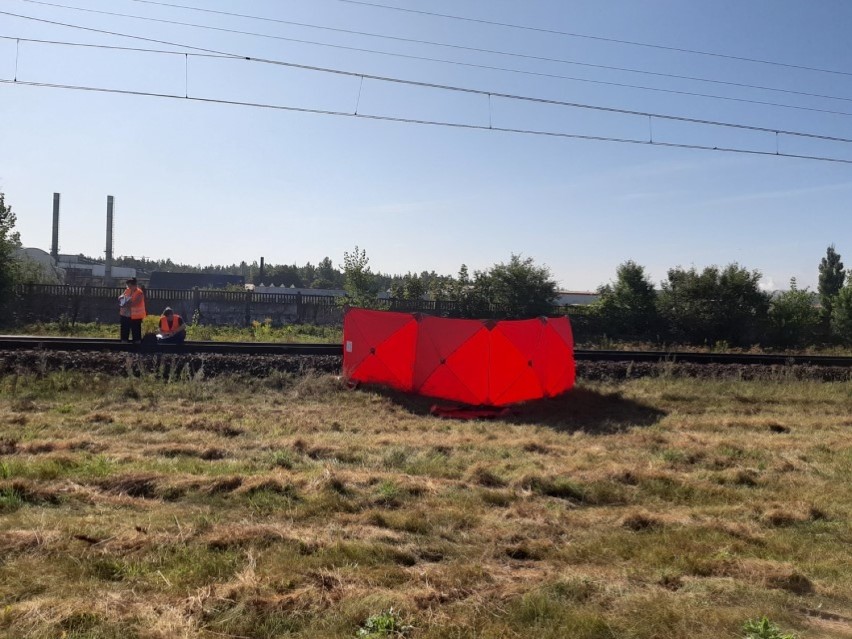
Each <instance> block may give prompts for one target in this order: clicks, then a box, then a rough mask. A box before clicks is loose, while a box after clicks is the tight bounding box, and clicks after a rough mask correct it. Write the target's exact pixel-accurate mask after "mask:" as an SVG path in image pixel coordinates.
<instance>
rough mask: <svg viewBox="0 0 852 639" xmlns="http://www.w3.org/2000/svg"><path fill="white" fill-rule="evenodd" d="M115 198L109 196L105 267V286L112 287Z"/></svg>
mask: <svg viewBox="0 0 852 639" xmlns="http://www.w3.org/2000/svg"><path fill="white" fill-rule="evenodd" d="M114 206H115V198H113V196H111V195H107V228H106V266H104V286H112V215H113V207H114Z"/></svg>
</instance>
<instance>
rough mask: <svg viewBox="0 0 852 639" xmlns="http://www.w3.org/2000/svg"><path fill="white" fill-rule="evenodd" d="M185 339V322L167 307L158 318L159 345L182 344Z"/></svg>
mask: <svg viewBox="0 0 852 639" xmlns="http://www.w3.org/2000/svg"><path fill="white" fill-rule="evenodd" d="M185 339H186V322H184V321H183V318H182V317H181V316H180V315H178V314H177V313H175V312H174V311H173V310H172V309H170V308H169V307H168V306H167V307H166V308H165V310H164V311H163V314H162V315H161V316H160V332H159V333H157V342H158V343H159V344H183V342H184V340H185Z"/></svg>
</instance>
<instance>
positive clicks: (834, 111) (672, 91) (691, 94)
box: [0, 11, 852, 117]
mask: <svg viewBox="0 0 852 639" xmlns="http://www.w3.org/2000/svg"><path fill="white" fill-rule="evenodd" d="M0 15H8V16H12V17H15V18H21V19H24V20H33V21H36V22H44V23H46V24H52V25H56V26H63V27H69V28H73V29H81V30H84V31H90V32H94V33H101V34H105V35H113V36H119V37H125V38H133V39H137V40H142V41H145V42H153V43H156V44H168V45H171V46H178V47H183V48H187V49H191V50H194V51H201V52H205V53H211V54H219V55H221V56H223V57H232V58H238V59H246V60H248V59H251V60H253V61H256V62H269V63H272V64H278V62H275V61H270V60H265V59H263V58H253V57H251V56H245V55H241V54H232V53H224V52H220V51H218V50H216V49H208V48H204V47H196V46H192V45H186V44H178V43H174V42H170V41H167V40H159V39H156V38H147V37H144V36H137V35H128V34H123V33H120V32H117V31H110V30H105V29H96V28H94V27H86V26H82V25H76V24H72V23H67V22H60V21H57V20H48V19H46V18H38V17H35V16H27V15H23V14H17V13H11V12H8V11H0ZM276 37H277V36H276ZM281 39H285V40H289V41H292V42H303V43H308V44H317V43H313V42H310V41H305V40H298V39H295V38H283V37H282V38H281ZM322 46H329V47H333V48H338V49H348V50H355V51H364V52H370V53H381V54H385V52H381V51H371V50H369V49H361V48H357V47H347V46H343V45H332V44H322ZM389 55H396V56H399V57H405V58H413V59H418V60H432V61H435V62H446V63H449V64H456V65H460V66H467V67H477V68H483V69H494V70H502V71H511V72H514V73H522V74H526V75H534V76H540V77H548V78H559V79H566V80H573V81H577V82H586V83H592V84H599V85H606V86H616V87H622V88H632V89H641V90H646V91H656V92H661V93H668V94H675V95H684V96H689V97H703V98H711V99H716V100H725V101H730V102H739V103H744V104H756V105H760V106H771V107H779V108H783V109H793V110H797V111H809V112H814V113H824V114H827V115H840V116H844V117H849V116H852V112H850V111H841V110H837V109H821V108H818V107H806V106H798V105H793V104H784V103H779V102H769V101H766V100H752V99H748V98H736V97H732V96H720V95H713V94H706V93H698V92H694V91H680V90H676V89H661V88H658V87H646V86H641V85H632V84H626V83H620V82H610V81H604V80H591V79H588V78H575V77H570V76H563V75H557V74H549V73H542V72H535V71H525V70H520V69H505V68H501V67H491V66H488V65H478V64H474V63H468V62H457V61H452V60H436V59H434V58H425V57H421V56H414V55H407V54H389ZM814 97H817V96H816V95H815V96H814ZM838 99H843V98H838Z"/></svg>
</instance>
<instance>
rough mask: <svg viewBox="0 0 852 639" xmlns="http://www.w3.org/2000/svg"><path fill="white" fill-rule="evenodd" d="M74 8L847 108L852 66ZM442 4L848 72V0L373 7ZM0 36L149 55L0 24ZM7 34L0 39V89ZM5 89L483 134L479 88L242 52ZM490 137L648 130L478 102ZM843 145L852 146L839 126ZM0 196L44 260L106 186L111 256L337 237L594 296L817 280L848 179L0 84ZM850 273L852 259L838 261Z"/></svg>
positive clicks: (425, 23)
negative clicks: (661, 286) (641, 268)
mask: <svg viewBox="0 0 852 639" xmlns="http://www.w3.org/2000/svg"><path fill="white" fill-rule="evenodd" d="M57 1H58V2H59V3H61V4H66V5H69V6H76V7H87V8H92V9H100V10H107V11H113V12H120V13H127V14H135V15H140V16H148V17H156V18H161V19H167V20H179V21H184V22H193V23H198V24H207V25H211V26H218V27H223V28H229V29H238V30H245V31H257V32H263V33H267V34H272V35H278V36H282V37H288V38H295V39H303V40H313V41H318V42H325V43H329V44H335V45H339V46H348V47H359V48H370V49H376V50H382V51H387V52H393V53H400V54H406V55H412V56H422V57H423V56H425V57H433V58H442V59H447V60H455V61H459V62H465V63H468V64H479V65H486V66H500V67H511V68H515V69H519V70H525V71H529V72H534V73H539V74H551V75H566V76H572V77H576V78H585V79H590V80H598V81H607V82H617V83H627V84H640V85H645V86H653V87H657V88H664V89H669V90H677V91H693V92H701V93H713V94H717V95H724V96H729V97H737V98H741V99H747V100H757V101H769V102H781V103H786V104H790V105H797V106H803V107H809V108H814V109H823V110H835V111H848V112H850V113H852V76H850V75H840V74H828V73H817V72H811V71H804V70H796V69H790V68H784V67H779V66H770V65H760V64H755V63H748V62H741V61H734V60H729V59H723V58H718V57H708V56H698V55H692V54H685V53H678V52H672V51H663V50H659V49H651V48H643V47H635V46H628V45H621V44H615V43H610V42H600V41H593V40H588V39H579V38H569V37H564V36H557V35H553V34H544V33H535V32H530V31H522V30H514V29H509V28H505V27H496V26H489V25H484V24H473V23H469V22H461V21H454V20H448V19H444V18H437V17H430V16H424V15H418V14H412V13H404V12H398V11H390V10H386V9H380V8H374V7H367V6H362V5H356V4H350V3H344V2H339V1H338V0H266V1H264V0H245V1H243V2H237V1H236V0H205V2H203V3H202V2H201V1H200V0H183V1H182V2H181V1H180V0H176V2H178V3H179V4H186V5H193V6H198V7H205V8H212V9H219V10H223V11H231V12H240V13H246V14H252V15H258V16H268V17H273V18H277V19H280V20H287V21H294V22H303V23H310V24H315V25H323V26H328V27H335V28H341V29H349V30H357V31H369V32H372V33H380V34H385V35H393V36H397V37H403V38H414V39H420V40H429V41H436V42H444V43H448V44H455V45H461V46H466V47H476V48H486V49H493V50H499V51H504V52H515V53H520V54H524V55H528V56H539V57H549V58H559V59H564V60H572V61H575V62H583V63H587V64H597V65H607V66H618V67H630V68H635V69H643V70H647V71H653V72H657V73H669V74H678V75H690V76H697V77H704V78H712V79H716V80H721V81H726V82H737V83H742V84H758V85H763V86H773V87H778V88H784V89H788V90H795V91H804V92H811V93H821V94H827V95H832V96H836V97H839V98H845V100H830V99H825V98H814V97H807V96H799V95H789V94H780V93H773V92H769V91H765V90H758V89H749V88H737V87H731V86H726V85H718V84H709V83H701V82H697V81H691V80H678V79H671V78H662V77H657V76H647V75H638V74H632V73H627V72H624V71H612V70H605V69H596V68H591V67H583V66H578V65H568V64H560V63H556V62H546V61H541V60H532V59H529V58H513V57H508V56H499V55H495V54H486V53H480V52H472V51H465V50H459V49H452V48H447V47H435V46H428V45H424V44H414V43H409V42H401V41H392V40H387V39H379V38H371V37H366V36H362V35H354V34H343V33H337V32H330V31H323V30H317V29H308V28H305V27H296V26H292V25H284V24H275V23H264V22H258V21H252V20H248V19H238V18H233V17H225V16H217V15H211V14H204V13H198V12H193V11H187V10H180V9H173V8H167V7H161V6H154V5H149V4H143V3H138V2H133V1H131V0H109V1H107V0H64V2H63V0H57ZM383 3H384V4H388V5H393V6H396V7H404V8H414V9H422V10H426V11H432V12H440V13H450V14H455V15H463V16H468V17H472V18H481V19H485V20H490V21H499V22H505V23H512V24H523V25H528V26H535V27H543V28H547V29H553V30H560V31H570V32H574V33H584V34H590V35H596V36H603V37H607V38H615V39H624V40H632V41H642V42H649V43H654V44H660V45H665V46H670V47H678V48H689V49H698V50H705V51H715V52H720V53H725V54H729V55H734V56H741V57H749V58H760V59H767V60H775V61H779V62H784V63H787V64H796V65H802V66H812V67H820V68H830V69H839V70H842V69H848V68H850V64H849V63H850V61H852V41H850V39H849V38H848V30H847V26H848V25H849V24H852V4H850V3H848V2H846V1H844V0H823V1H822V2H819V3H803V2H801V1H800V0H749V1H748V2H742V1H740V0H737V1H734V0H717V1H714V2H712V3H711V2H684V1H681V0H644V1H643V2H636V1H635V0H585V1H574V0H524V1H523V2H521V1H509V0H463V1H459V0H456V1H449V0H432V1H430V2H425V1H422V0H421V1H419V2H418V1H414V0H383ZM0 11H7V12H12V13H18V14H26V15H29V16H35V17H40V18H45V19H50V20H55V21H62V22H68V23H74V24H78V25H86V26H90V27H94V28H100V29H107V30H112V31H120V32H124V33H131V34H135V35H140V36H145V37H149V38H156V39H162V40H170V41H174V42H180V43H183V44H190V45H192V46H196V47H204V48H210V49H217V50H223V51H229V52H235V53H240V54H244V55H250V56H255V57H267V58H274V59H277V60H286V61H289V62H294V63H298V64H307V65H316V66H322V67H330V68H335V69H341V70H346V71H352V72H356V73H366V74H374V75H382V76H393V77H397V78H404V79H409V80H416V81H420V82H429V83H438V84H448V85H456V86H463V87H469V88H475V89H479V90H485V91H492V92H501V93H510V94H520V95H525V96H533V97H538V98H543V99H551V100H559V101H574V102H583V103H588V104H595V105H601V106H608V107H616V108H622V109H630V110H639V111H649V112H654V113H662V114H672V115H678V116H686V117H691V118H699V119H711V120H722V121H729V122H737V123H742V124H747V125H752V126H759V127H767V128H781V129H787V130H798V131H806V132H811V133H817V134H820V135H829V136H850V124H852V116H843V115H836V114H827V113H822V112H816V111H805V110H796V109H789V108H781V107H771V106H766V105H757V104H749V103H744V102H734V101H722V100H712V99H708V98H697V97H689V96H684V95H675V94H671V93H660V92H651V91H643V90H638V89H629V88H625V87H614V86H605V85H599V84H593V83H583V82H578V81H568V80H563V79H556V78H546V77H542V76H536V75H525V74H519V73H509V72H505V71H496V70H485V69H477V68H470V67H464V66H459V65H448V64H441V63H437V62H428V61H423V60H412V59H406V58H401V57H393V56H385V55H378V54H373V53H364V52H355V51H350V50H344V49H339V48H330V47H321V46H316V45H308V44H300V43H294V42H287V41H282V40H275V39H264V38H258V37H250V36H245V35H235V34H228V33H221V32H216V31H210V30H202V29H194V28H189V27H185V26H176V25H169V24H162V23H153V22H147V21H141V20H134V19H129V18H122V17H116V16H104V15H98V14H94V13H85V12H79V11H74V10H70V9H61V8H57V7H48V6H40V5H34V4H30V3H27V2H24V1H22V0H0ZM0 35H5V36H12V37H20V38H41V39H52V40H63V41H74V42H91V43H100V44H117V45H122V46H131V47H133V46H141V47H152V48H165V47H162V46H159V45H146V44H145V43H142V42H135V41H133V40H129V39H123V38H118V37H113V36H107V35H101V34H95V33H88V32H85V31H79V30H72V29H69V28H64V27H58V26H51V25H46V24H41V23H36V22H32V21H26V20H22V19H19V18H13V17H9V16H6V15H0ZM15 61H16V43H15V41H9V40H5V41H4V40H0V79H12V78H13V77H14V75H15ZM17 63H18V64H17V66H18V72H17V77H18V80H24V81H32V82H50V83H59V84H78V85H84V86H97V87H108V88H121V89H127V90H138V91H146V92H156V93H175V94H182V93H183V92H184V91H185V90H186V88H187V86H185V81H186V78H187V77H188V89H189V93H190V95H192V96H195V97H206V98H214V99H225V100H239V101H249V102H262V103H270V104H280V105H291V106H303V107H306V108H318V109H329V110H351V109H353V108H354V106H355V104H356V102H358V108H359V112H360V113H365V114H373V115H385V116H390V117H402V118H413V119H429V120H442V121H450V122H459V123H468V124H478V125H481V124H485V125H487V124H488V120H489V106H488V100H487V98H486V97H484V96H481V95H470V94H458V93H450V92H446V91H439V90H435V89H424V88H415V87H411V86H406V85H390V84H386V83H381V82H377V81H373V80H367V81H365V82H364V83H363V86H361V87H360V100H359V99H358V94H359V84H360V83H359V80H358V79H356V78H352V77H345V76H334V75H331V76H330V75H326V74H319V73H315V72H307V71H302V70H295V69H292V68H285V67H276V66H269V65H261V64H255V63H250V62H245V61H239V60H214V59H202V58H190V59H189V62H188V73H187V69H185V66H184V65H185V63H184V60H183V58H182V57H178V56H165V55H159V54H142V53H129V52H110V51H107V50H100V49H98V50H92V49H88V50H83V49H72V48H69V47H62V46H55V45H36V44H33V43H26V42H24V43H21V44H20V47H19V49H18V56H17ZM490 117H491V120H492V122H493V124H494V125H495V126H502V127H509V128H512V127H516V128H525V129H528V128H531V129H538V130H547V131H561V132H568V133H580V134H591V135H603V136H615V137H622V136H623V137H635V138H643V136H647V135H648V134H649V128H648V121H647V119H646V118H640V117H635V116H625V115H612V114H604V113H600V112H589V111H584V110H577V109H569V108H565V107H556V106H552V105H543V104H535V103H517V102H513V101H509V100H503V99H494V100H492V103H491V110H490ZM653 133H654V138H655V139H656V140H660V141H672V142H686V143H697V144H709V145H711V146H738V147H742V148H749V149H758V150H769V151H774V150H775V139H774V136H772V135H770V134H756V133H753V132H745V131H730V130H726V129H720V128H718V127H707V126H696V125H686V124H683V123H673V122H665V121H661V120H655V121H654V123H653ZM850 137H852V136H850ZM0 141H2V147H1V148H2V153H0V190H2V191H4V192H5V193H6V196H7V201H8V202H9V203H11V204H12V206H13V207H14V209H15V211H16V212H17V214H18V228H19V230H20V231H21V236H22V239H23V241H24V243H25V244H26V245H29V246H39V247H42V248H45V249H47V248H49V244H50V235H51V227H50V224H51V205H52V194H53V193H54V192H55V191H56V192H61V193H62V221H61V238H60V239H61V250H62V251H63V252H70V253H85V254H89V255H100V254H102V253H103V250H104V243H105V240H104V235H105V231H104V226H105V221H104V220H105V209H106V196H107V194H111V195H114V196H115V197H116V247H115V250H116V253H117V254H119V255H136V256H147V257H161V258H162V257H171V258H172V259H174V260H176V261H180V262H188V263H200V264H208V263H232V262H239V261H241V260H246V261H249V262H251V261H253V260H256V259H259V257H260V256H264V257H265V258H266V260H267V262H272V263H293V262H295V263H298V264H302V263H304V262H306V261H311V262H313V263H316V262H318V261H319V260H320V259H322V258H323V257H324V256H326V255H328V256H331V257H332V259H333V260H334V261H335V263H340V262H341V261H342V254H343V252H344V251H346V250H350V249H351V248H352V247H353V246H355V245H356V244H357V245H359V246H361V247H362V248H365V249H366V250H367V253H368V255H369V257H370V259H371V264H372V266H373V268H374V269H376V270H381V271H384V272H405V271H408V270H412V271H418V272H419V271H421V270H432V269H434V270H436V271H438V272H440V273H455V272H457V270H458V267H459V265H460V264H462V263H466V264H467V265H468V266H469V267H470V268H471V269H476V268H484V267H487V266H489V265H491V264H493V263H495V262H498V261H504V260H506V259H507V258H508V257H509V255H510V254H511V253H521V254H523V255H524V256H531V257H533V258H535V260H536V261H537V262H539V263H543V264H546V265H548V266H549V267H550V268H551V269H552V271H553V274H554V275H555V277H556V278H557V279H558V280H559V282H560V284H561V286H562V287H563V288H566V289H572V290H588V289H594V288H595V287H597V286H598V285H599V284H601V283H604V282H606V281H608V280H610V279H611V278H612V277H613V276H614V272H615V268H616V266H617V265H618V264H619V263H620V262H623V261H624V260H627V259H633V260H635V261H636V262H638V263H640V264H643V265H645V266H646V267H647V268H648V270H649V272H650V274H651V275H652V277H653V279H654V280H655V281H659V280H661V279H663V278H664V277H665V273H666V270H667V269H668V268H670V267H672V266H676V265H682V266H687V267H688V266H691V265H695V266H697V267H699V268H701V267H704V266H707V265H710V264H720V265H724V264H727V263H729V262H732V261H737V262H740V263H741V264H743V265H745V266H747V267H749V268H756V269H759V270H761V271H762V272H763V273H764V277H765V283H766V284H767V285H768V286H769V287H771V288H783V287H786V285H787V282H788V281H789V279H790V278H791V277H796V278H797V279H798V281H799V284H800V285H810V286H812V287H815V285H816V277H817V265H818V263H819V260H820V258H821V257H822V256H823V255H824V253H825V249H826V247H827V246H828V245H829V244H831V243H834V244H836V246H837V248H838V250H839V251H840V253H841V254H842V255H845V254H847V253H849V252H850V251H852V217H850V215H849V203H850V195H852V165H848V164H834V163H824V162H815V161H806V160H797V159H788V158H775V157H761V156H749V155H742V154H728V153H719V152H708V151H696V150H685V149H671V148H662V147H649V146H646V145H625V144H615V143H610V142H592V141H579V140H569V139H560V138H548V137H541V136H530V135H518V134H509V133H498V132H489V131H477V130H465V129H454V128H444V127H435V126H423V125H413V124H401V123H392V122H387V121H373V120H364V119H354V118H344V117H336V116H322V115H313V114H300V113H294V112H287V111H280V110H269V109H258V108H247V107H240V106H226V105H220V104H207V103H200V102H195V101H186V100H176V99H161V98H150V97H135V96H127V95H115V94H104V93H93V92H81V91H67V90H57V89H47V88H35V87H28V86H15V85H12V84H0ZM779 144H780V148H781V150H782V151H786V152H790V153H805V154H814V155H830V156H833V157H841V158H847V159H849V158H852V152H850V151H852V145H849V144H837V143H829V142H815V141H812V140H795V139H791V138H788V137H782V138H781V139H780V141H779ZM846 256H847V262H849V264H850V266H852V253H849V255H846Z"/></svg>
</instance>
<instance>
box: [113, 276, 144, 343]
mask: <svg viewBox="0 0 852 639" xmlns="http://www.w3.org/2000/svg"><path fill="white" fill-rule="evenodd" d="M118 314H119V315H120V316H121V341H122V342H127V341H129V340H130V334H131V333H133V343H134V344H139V343H141V342H142V320H143V319H145V315H146V313H145V293H143V292H142V289H141V288H139V287H138V286H137V284H136V278H135V277H131V278H130V279H129V280H127V288H126V289H124V293H122V295H121V296H120V297H119V298H118Z"/></svg>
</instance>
